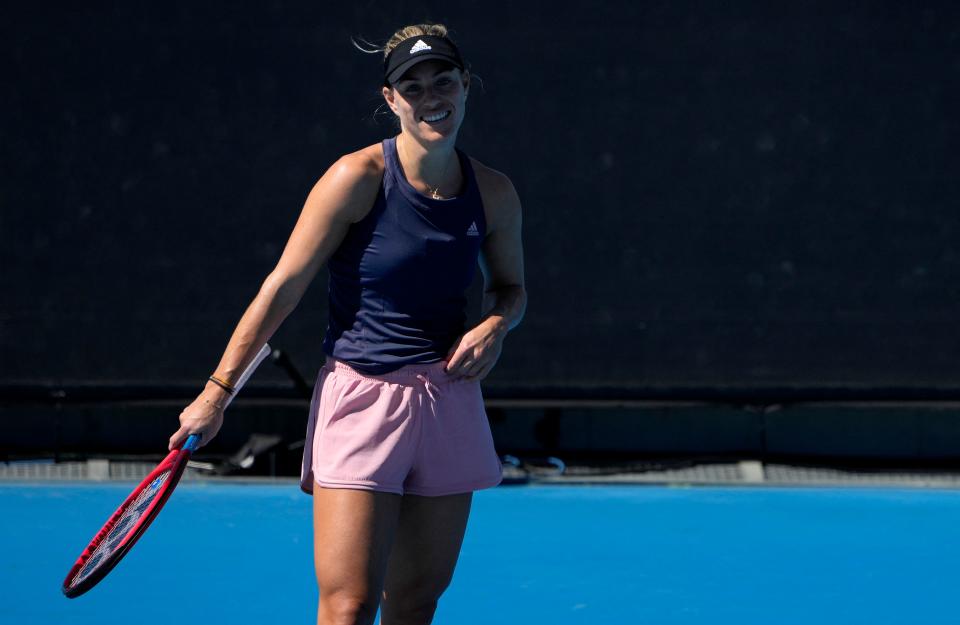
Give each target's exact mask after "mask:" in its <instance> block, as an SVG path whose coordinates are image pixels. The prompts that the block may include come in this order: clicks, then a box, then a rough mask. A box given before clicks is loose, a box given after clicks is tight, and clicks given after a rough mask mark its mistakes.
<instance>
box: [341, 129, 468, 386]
mask: <svg viewBox="0 0 960 625" xmlns="http://www.w3.org/2000/svg"><path fill="white" fill-rule="evenodd" d="M456 152H457V158H459V160H460V168H461V170H462V172H463V179H464V184H463V188H462V189H461V192H460V194H459V195H457V196H456V197H453V198H449V199H443V200H435V199H433V198H430V197H427V196H425V195H423V194H422V193H420V192H419V191H417V190H416V189H415V188H413V185H411V184H410V182H409V181H408V180H407V178H406V176H405V175H404V173H403V168H402V167H401V165H400V159H399V158H398V156H397V143H396V137H393V138H390V139H386V140H384V142H383V157H384V159H383V160H384V172H383V181H382V183H381V185H380V191H379V193H378V194H377V199H376V200H375V201H374V204H373V208H372V209H371V210H370V212H369V213H368V214H367V216H366V217H364V218H363V219H362V220H361V221H359V222H357V223H355V224H351V226H350V228H349V230H348V231H347V234H346V237H345V238H344V240H343V242H342V243H341V244H340V246H339V247H338V248H337V250H336V251H335V252H334V253H333V255H332V256H331V257H330V260H329V261H328V263H327V268H328V271H329V274H330V279H329V300H330V310H329V322H328V326H327V332H326V336H325V337H324V340H323V350H324V352H326V353H327V354H328V355H330V356H333V357H334V358H337V359H339V360H342V361H344V362H346V363H347V364H349V365H350V366H351V367H354V368H355V369H357V370H359V371H361V372H363V373H367V374H370V375H381V374H384V373H388V372H390V371H394V370H396V369H399V368H400V367H402V366H404V365H408V364H414V363H418V364H422V363H431V362H438V361H440V360H443V359H444V358H445V357H446V355H447V352H448V351H449V349H450V347H451V346H452V345H453V341H454V340H455V339H456V338H457V336H458V335H460V334H461V333H463V331H464V330H465V326H464V324H465V322H466V302H467V300H466V295H465V291H466V290H467V288H468V287H469V286H470V283H471V282H472V281H473V276H474V274H475V272H476V268H477V256H478V254H479V253H480V242H481V241H482V240H483V237H484V236H485V235H486V230H487V223H486V219H485V217H484V212H483V202H482V201H481V199H480V189H479V188H478V187H477V180H476V177H475V176H474V172H473V167H472V166H471V164H470V159H469V158H468V157H467V155H466V154H464V153H463V152H461V151H460V150H457V151H456Z"/></svg>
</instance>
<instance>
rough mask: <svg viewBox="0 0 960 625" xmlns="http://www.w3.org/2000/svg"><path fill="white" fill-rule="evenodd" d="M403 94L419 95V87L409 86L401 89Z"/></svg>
mask: <svg viewBox="0 0 960 625" xmlns="http://www.w3.org/2000/svg"><path fill="white" fill-rule="evenodd" d="M403 93H404V94H406V95H416V94H418V93H420V85H417V84H410V85H407V86H406V87H404V88H403Z"/></svg>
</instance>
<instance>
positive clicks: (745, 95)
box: [0, 0, 960, 395]
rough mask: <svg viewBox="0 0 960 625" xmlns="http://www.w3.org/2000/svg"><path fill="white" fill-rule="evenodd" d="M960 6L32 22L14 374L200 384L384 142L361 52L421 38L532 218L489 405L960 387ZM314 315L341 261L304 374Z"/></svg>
mask: <svg viewBox="0 0 960 625" xmlns="http://www.w3.org/2000/svg"><path fill="white" fill-rule="evenodd" d="M955 7H956V5H955V3H952V2H946V1H944V2H920V3H916V2H911V3H907V2H861V3H846V2H792V3H789V4H786V3H766V2H745V3H709V2H707V3H703V2H687V1H675V0H671V1H669V2H668V1H658V2H628V1H616V2H605V3H600V4H590V5H587V4H583V5H578V4H574V3H569V2H523V3H502V4H499V3H492V2H460V3H453V4H451V3H448V2H419V3H417V2H403V1H399V2H397V1H395V2H353V3H340V2H337V3H328V2H302V3H297V2H290V1H284V2H256V3H232V2H201V3H192V2H191V3H188V2H168V3H162V4H156V3H150V4H148V3H141V2H131V3H115V4H113V3H97V2H94V3H83V5H82V6H75V5H68V4H67V3H51V4H43V3H40V4H33V5H31V4H27V3H19V4H17V5H16V6H15V7H10V8H7V9H6V10H5V17H4V19H3V20H0V54H2V58H3V71H2V72H0V81H2V89H3V98H2V104H0V106H2V116H0V163H2V171H3V176H2V181H0V211H2V212H0V293H2V300H0V302H2V303H0V383H3V384H5V385H7V386H8V387H9V386H11V385H14V386H16V385H23V384H40V385H56V384H67V383H75V382H85V383H91V384H98V383H110V384H116V383H120V384H126V383H130V384H134V383H143V382H149V383H160V384H191V383H196V384H197V386H198V388H199V386H200V385H201V384H202V381H203V380H204V379H205V377H206V375H207V374H208V373H209V372H210V371H211V370H212V368H213V367H215V366H216V364H217V362H218V360H219V358H220V355H221V354H222V350H223V348H224V347H225V345H226V341H227V339H228V338H229V335H230V333H231V332H232V330H233V328H234V326H235V324H236V322H237V321H238V320H239V318H240V315H241V314H242V313H243V311H244V309H245V308H246V306H247V304H248V303H249V302H250V300H251V299H252V298H253V296H254V295H255V294H256V292H257V290H258V288H259V285H260V283H261V281H262V280H263V278H264V277H265V276H266V275H267V274H268V273H269V271H270V270H271V269H272V267H273V266H274V264H275V263H276V261H277V259H278V258H279V255H280V253H281V251H282V249H283V246H284V244H285V242H286V238H287V236H288V234H289V232H290V230H291V228H292V227H293V224H294V222H295V220H296V218H297V216H298V214H299V211H300V208H301V206H302V204H303V201H304V199H305V198H306V195H307V193H308V191H309V190H310V188H311V187H312V185H313V184H314V183H315V181H316V180H317V179H318V178H319V177H320V175H322V173H323V172H324V170H325V169H326V168H327V167H328V166H329V165H330V164H331V163H332V162H333V161H334V160H335V159H336V158H337V157H338V156H339V155H341V154H343V153H346V152H350V151H353V150H356V149H359V148H361V147H363V146H365V145H369V144H371V143H375V142H377V141H379V140H380V139H382V138H383V137H385V136H388V135H390V134H391V133H392V132H393V126H392V122H391V119H390V118H389V117H388V116H386V115H375V111H376V110H377V108H378V106H379V104H380V102H381V98H380V96H379V93H378V85H379V81H380V76H381V65H380V63H381V59H380V57H379V56H375V55H364V54H362V53H360V52H359V51H357V50H355V49H354V48H353V47H352V45H351V43H350V36H351V35H353V36H362V37H364V38H366V39H368V40H371V41H374V42H376V43H383V42H384V41H385V40H386V38H387V37H388V36H389V35H390V34H391V33H392V32H393V30H394V29H396V28H397V27H399V26H401V25H403V24H406V23H416V22H420V21H424V20H430V21H441V22H446V23H447V24H448V25H449V26H450V27H451V29H452V35H453V37H454V39H455V40H456V41H457V42H458V44H459V45H460V47H461V49H462V50H463V52H464V55H465V56H466V57H467V59H468V61H469V62H470V63H471V66H472V68H473V71H474V72H475V74H476V77H477V78H479V79H481V81H482V88H477V87H479V86H480V85H479V84H475V87H474V88H473V89H472V90H471V94H470V101H469V105H468V115H467V120H466V122H465V124H464V126H463V128H462V131H461V135H460V142H459V145H460V146H461V147H462V148H463V149H465V150H466V151H467V152H469V153H470V154H471V155H473V156H474V157H476V158H478V159H480V160H481V161H483V162H485V163H487V164H488V165H490V166H492V167H494V168H496V169H499V170H501V171H503V172H505V173H507V174H508V175H509V176H510V177H511V178H512V180H513V181H514V183H515V185H516V187H517V189H518V190H519V192H520V195H521V198H522V200H523V202H524V244H525V254H526V277H527V286H528V291H529V307H528V310H527V315H526V317H525V319H524V321H523V323H522V324H521V326H520V327H518V328H517V329H516V330H515V331H514V332H513V333H511V335H510V336H509V337H508V338H507V340H506V343H505V348H504V352H503V355H502V357H501V359H500V362H499V364H498V366H497V368H496V369H495V370H494V372H493V373H492V374H491V376H490V377H489V378H488V379H487V381H486V382H485V389H486V390H487V391H488V392H489V393H491V394H493V395H496V393H497V392H498V391H500V392H504V391H506V390H509V389H519V390H523V389H527V390H529V389H538V390H539V391H543V393H544V394H546V395H550V394H551V393H561V394H562V393H563V392H566V391H568V390H569V389H582V390H586V391H587V392H589V390H590V389H593V388H597V387H604V388H606V389H607V390H610V389H613V391H616V390H618V389H619V390H622V391H637V390H640V391H642V390H644V389H647V390H656V389H663V388H672V389H676V390H677V392H678V394H679V395H682V391H683V389H684V388H709V389H764V388H770V387H790V388H800V389H814V390H817V389H820V390H824V389H831V388H841V389H857V388H867V389H882V388H886V387H890V386H896V387H903V388H919V389H934V388H936V389H941V390H942V389H947V390H950V389H958V390H960V383H958V380H960V358H958V354H960V333H958V332H957V320H958V313H960V243H958V241H960V239H958V237H960V211H958V207H957V202H956V199H957V197H958V193H957V191H958V173H960V169H958V164H960V163H958V159H957V156H956V154H957V147H958V143H957V140H958V137H960V124H958V116H957V111H958V105H960V101H958V99H957V97H956V94H957V81H958V78H960V20H958V17H960V11H958V9H956V8H955ZM475 286H476V287H479V285H475ZM476 297H477V291H476V289H475V290H474V292H473V302H474V303H476V301H477V300H476ZM325 325H326V275H325V271H324V272H322V273H321V274H320V275H319V276H318V277H317V280H316V281H315V284H314V285H313V286H312V287H311V288H310V290H309V291H308V293H307V295H306V296H305V298H304V300H303V301H302V303H301V305H300V307H299V308H298V309H297V311H296V312H295V313H294V314H293V315H292V316H291V317H290V318H288V320H287V321H286V322H285V324H284V325H283V326H282V328H281V329H280V330H279V331H278V333H277V334H276V335H275V336H274V338H273V339H272V341H271V343H272V344H273V345H274V346H275V347H280V348H282V349H284V350H285V351H287V352H288V353H289V354H290V355H291V356H292V357H293V358H294V360H295V361H296V362H297V364H298V365H299V366H300V368H301V370H302V371H303V372H304V375H305V377H307V378H308V380H309V381H312V378H313V376H314V375H315V374H316V370H317V367H318V366H319V365H320V362H321V358H322V354H321V349H320V344H321V339H322V336H323V332H324V329H325ZM284 380H285V378H284V375H283V373H282V372H280V371H279V370H277V369H275V368H264V369H262V370H261V372H259V373H258V374H257V376H256V378H255V379H254V383H253V384H252V386H256V384H257V383H260V384H263V383H269V382H270V381H275V382H278V383H279V382H281V381H284Z"/></svg>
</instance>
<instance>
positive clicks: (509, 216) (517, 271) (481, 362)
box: [446, 170, 527, 380]
mask: <svg viewBox="0 0 960 625" xmlns="http://www.w3.org/2000/svg"><path fill="white" fill-rule="evenodd" d="M485 174H486V175H484V176H483V178H484V179H485V180H483V183H484V184H483V185H482V187H485V189H484V190H485V192H484V195H483V200H484V205H485V206H486V207H487V209H488V210H487V233H486V237H485V238H484V240H483V244H482V246H481V248H480V270H481V271H482V272H483V282H484V292H483V304H482V310H483V318H482V319H481V321H480V323H478V324H477V325H476V326H475V327H473V328H472V329H470V330H469V331H467V332H466V333H465V334H464V335H463V336H461V337H460V338H459V339H458V340H457V341H454V344H453V347H452V348H451V350H450V353H449V354H448V355H447V367H446V370H447V372H449V373H450V374H452V375H454V376H459V377H463V378H465V379H468V380H482V379H483V378H485V377H486V376H487V374H488V373H490V370H491V369H493V366H494V365H495V364H496V363H497V359H498V358H499V357H500V351H501V349H502V348H503V339H504V338H505V337H506V336H507V332H509V331H510V330H511V329H513V328H515V327H516V326H517V324H519V323H520V320H521V319H522V318H523V313H524V311H525V310H526V307H527V291H526V289H525V288H524V284H523V244H522V240H521V235H520V230H521V221H522V219H521V209H520V198H519V197H518V196H517V191H516V189H514V187H513V183H511V182H510V179H509V178H507V177H506V176H504V175H503V174H500V173H499V172H494V171H493V170H486V172H485ZM479 179H480V176H478V180H479Z"/></svg>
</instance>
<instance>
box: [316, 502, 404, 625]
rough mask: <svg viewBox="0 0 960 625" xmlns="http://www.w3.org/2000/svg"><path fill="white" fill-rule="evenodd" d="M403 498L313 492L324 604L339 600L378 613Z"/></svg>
mask: <svg viewBox="0 0 960 625" xmlns="http://www.w3.org/2000/svg"><path fill="white" fill-rule="evenodd" d="M400 503H401V497H400V496H399V495H394V494H391V493H382V492H374V491H362V490H354V489H346V488H321V487H319V486H315V487H314V489H313V528H314V564H315V566H316V574H317V584H318V586H319V588H320V599H321V602H324V601H325V600H328V599H331V598H332V597H334V596H339V597H341V598H343V599H344V601H354V602H363V603H364V604H366V605H369V606H372V607H373V609H375V606H376V605H377V603H378V601H379V595H380V591H381V589H382V587H383V579H384V575H385V571H386V565H387V559H388V557H389V553H390V548H391V545H392V543H393V540H394V535H395V533H396V529H397V523H398V520H399V512H400Z"/></svg>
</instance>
